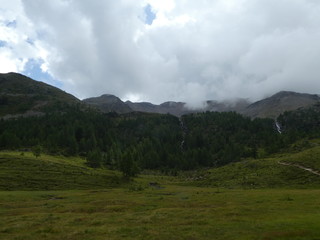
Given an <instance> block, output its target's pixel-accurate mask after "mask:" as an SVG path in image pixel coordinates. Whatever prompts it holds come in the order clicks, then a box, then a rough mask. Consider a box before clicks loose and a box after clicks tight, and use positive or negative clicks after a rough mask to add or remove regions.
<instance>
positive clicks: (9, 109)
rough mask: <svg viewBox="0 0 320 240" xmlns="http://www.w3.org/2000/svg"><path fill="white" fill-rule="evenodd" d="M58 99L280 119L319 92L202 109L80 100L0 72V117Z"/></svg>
mask: <svg viewBox="0 0 320 240" xmlns="http://www.w3.org/2000/svg"><path fill="white" fill-rule="evenodd" d="M57 102H60V103H64V104H67V105H68V104H77V103H84V104H85V105H88V106H91V107H93V108H96V109H99V110H100V111H101V112H104V113H108V112H116V113H119V114H123V113H130V112H147V113H158V114H172V115H174V116H177V117H180V116H182V115H185V114H190V113H197V112H206V111H210V112H212V111H216V112H230V111H234V112H237V113H240V114H242V115H244V116H248V117H250V118H277V117H278V116H279V115H280V114H281V113H283V112H285V111H292V110H296V109H299V108H305V107H309V106H312V105H314V104H316V103H319V102H320V97H319V95H317V94H308V93H297V92H292V91H280V92H278V93H276V94H274V95H272V96H270V97H267V98H264V99H262V100H259V101H256V102H253V103H252V102H249V101H248V100H247V99H237V100H235V101H220V102H219V101H216V100H207V101H204V102H203V105H204V107H202V108H197V109H194V108H190V107H189V106H188V104H187V103H185V102H175V101H167V102H164V103H161V104H159V105H157V104H153V103H150V102H131V101H126V102H124V101H122V100H121V99H120V98H119V97H117V96H114V95H112V94H103V95H101V96H99V97H92V98H87V99H84V100H82V101H81V100H79V99H78V98H76V97H74V96H73V95H71V94H69V93H66V92H64V91H62V90H61V89H59V88H56V87H53V86H51V85H49V84H46V83H43V82H38V81H36V80H33V79H31V78H29V77H26V76H24V75H22V74H19V73H7V74H0V116H2V117H3V118H11V117H15V116H33V115H39V114H43V112H44V109H46V108H48V107H50V105H54V104H56V103H57Z"/></svg>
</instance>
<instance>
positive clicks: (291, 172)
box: [189, 145, 320, 188]
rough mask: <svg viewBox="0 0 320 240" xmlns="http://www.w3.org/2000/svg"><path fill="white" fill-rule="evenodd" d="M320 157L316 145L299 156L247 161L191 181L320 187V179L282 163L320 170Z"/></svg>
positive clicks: (227, 185)
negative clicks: (281, 163) (297, 164)
mask: <svg viewBox="0 0 320 240" xmlns="http://www.w3.org/2000/svg"><path fill="white" fill-rule="evenodd" d="M319 156H320V146H318V145H316V146H313V147H311V148H309V149H305V150H303V151H300V152H296V153H283V154H279V155H276V156H274V157H271V158H264V159H247V160H243V161H241V162H237V163H232V164H229V165H226V166H224V167H219V168H214V169H210V170H208V171H202V172H200V173H197V174H196V175H195V176H192V177H191V178H189V179H190V181H191V182H196V184H198V185H200V186H211V187H224V188H319V187H320V177H319V176H317V175H314V174H311V173H310V172H307V171H304V170H302V169H299V168H297V167H294V166H283V165H280V164H279V161H280V162H287V163H299V164H301V165H303V166H307V167H312V168H314V169H315V170H320V158H319ZM194 179H197V181H194Z"/></svg>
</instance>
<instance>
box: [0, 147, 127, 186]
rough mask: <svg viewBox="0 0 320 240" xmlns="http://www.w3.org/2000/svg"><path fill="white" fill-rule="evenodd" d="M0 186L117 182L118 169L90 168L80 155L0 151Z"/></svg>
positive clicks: (118, 180)
mask: <svg viewBox="0 0 320 240" xmlns="http://www.w3.org/2000/svg"><path fill="white" fill-rule="evenodd" d="M0 169H1V171H0V190H55V189H56V190H57V189H95V188H106V187H114V186H116V185H119V183H121V175H120V173H117V172H114V171H108V170H105V169H103V170H102V169H91V168H88V167H87V166H86V165H85V160H84V159H81V158H76V157H74V158H66V157H61V156H48V155H43V154H42V155H41V156H40V157H38V158H36V157H34V156H33V155H32V154H31V153H23V155H21V153H17V152H0Z"/></svg>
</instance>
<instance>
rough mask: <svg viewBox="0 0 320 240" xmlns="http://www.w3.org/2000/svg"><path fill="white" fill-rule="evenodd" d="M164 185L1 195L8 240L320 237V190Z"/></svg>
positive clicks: (0, 219)
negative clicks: (224, 188)
mask: <svg viewBox="0 0 320 240" xmlns="http://www.w3.org/2000/svg"><path fill="white" fill-rule="evenodd" d="M160 185H161V186H162V187H163V188H161V189H154V188H151V187H146V186H145V188H144V189H143V190H141V191H130V190H128V189H124V188H117V189H106V190H78V191H29V192H21V191H20V192H19V191H18V192H8V191H5V192H0V239H8V240H10V239H23V240H28V239H32V240H37V239H48V240H50V239H77V240H78V239H110V240H112V239H217V240H218V239H221V240H222V239H223V240H228V239H230V240H237V239H243V240H250V239H252V240H253V239H254V240H257V239H261V240H269V239H270V240H275V239H277V240H280V239H287V240H298V239H299V240H303V239H306V240H311V239H314V240H315V239H319V237H320V190H283V189H282V190H276V189H274V190H221V189H220V190H219V189H216V188H199V187H190V186H176V185H165V184H162V183H161V182H160Z"/></svg>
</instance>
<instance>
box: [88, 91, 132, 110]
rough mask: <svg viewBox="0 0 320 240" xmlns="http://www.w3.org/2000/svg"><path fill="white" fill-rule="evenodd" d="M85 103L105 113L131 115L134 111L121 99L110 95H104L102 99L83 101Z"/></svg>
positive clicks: (95, 98)
mask: <svg viewBox="0 0 320 240" xmlns="http://www.w3.org/2000/svg"><path fill="white" fill-rule="evenodd" d="M83 102H84V103H86V104H88V105H91V106H94V107H96V108H98V109H99V110H101V111H102V112H104V113H108V112H116V113H129V112H133V110H132V109H131V108H130V106H128V105H127V104H125V103H124V102H122V101H121V100H120V98H118V97H116V96H114V95H110V94H104V95H102V96H100V97H93V98H87V99H84V100H83Z"/></svg>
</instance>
